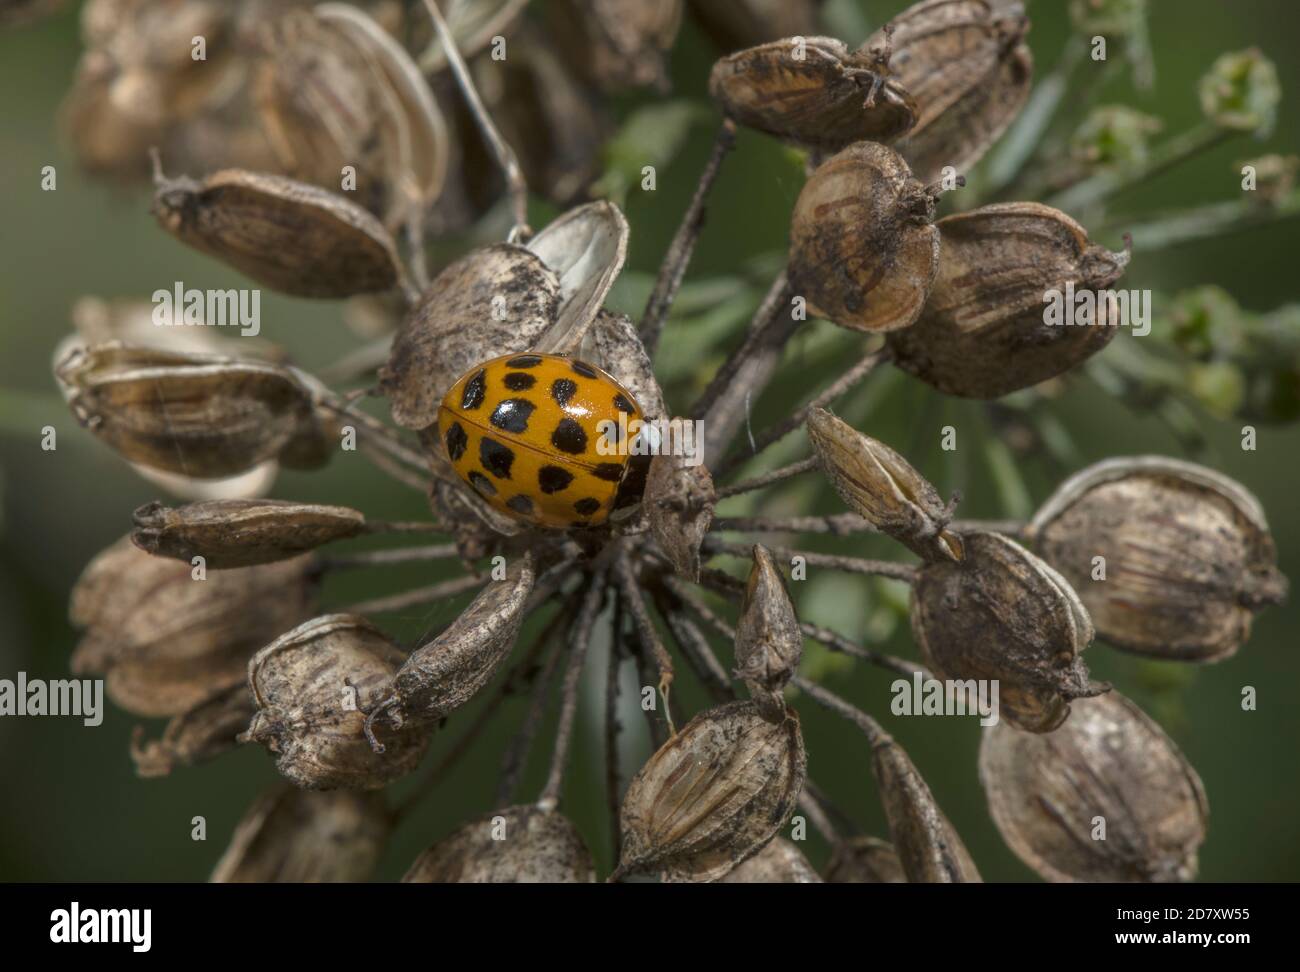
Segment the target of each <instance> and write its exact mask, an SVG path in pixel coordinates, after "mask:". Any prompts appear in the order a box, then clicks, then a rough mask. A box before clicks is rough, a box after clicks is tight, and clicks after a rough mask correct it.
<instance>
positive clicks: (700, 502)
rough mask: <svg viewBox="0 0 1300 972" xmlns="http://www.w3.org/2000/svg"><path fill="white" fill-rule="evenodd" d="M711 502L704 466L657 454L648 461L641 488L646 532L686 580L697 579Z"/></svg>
mask: <svg viewBox="0 0 1300 972" xmlns="http://www.w3.org/2000/svg"><path fill="white" fill-rule="evenodd" d="M715 502H716V494H715V492H714V489H713V477H712V476H710V475H709V470H708V469H707V468H706V467H705V466H704V465H702V464H696V465H691V464H690V463H689V462H688V461H687V459H686V457H684V456H679V455H663V454H661V455H657V456H655V457H654V458H653V459H652V460H651V461H650V472H649V475H648V476H647V478H646V486H645V505H646V508H647V510H648V515H649V518H650V531H651V533H653V534H654V538H655V540H656V541H658V543H659V546H660V547H661V548H663V551H664V553H665V554H667V555H668V559H669V560H671V561H672V563H673V567H675V568H676V570H677V573H679V574H681V575H682V576H683V577H685V578H687V579H688V580H698V579H699V576H700V544H701V543H703V542H704V536H705V534H706V533H708V531H709V524H710V523H711V522H712V521H713V507H714V504H715Z"/></svg>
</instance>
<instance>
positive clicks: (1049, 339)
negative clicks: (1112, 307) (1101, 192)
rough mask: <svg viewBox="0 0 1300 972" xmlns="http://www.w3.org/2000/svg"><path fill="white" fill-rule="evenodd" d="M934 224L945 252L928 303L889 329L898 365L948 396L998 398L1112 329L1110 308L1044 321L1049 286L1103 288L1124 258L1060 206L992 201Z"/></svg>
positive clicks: (1088, 351)
mask: <svg viewBox="0 0 1300 972" xmlns="http://www.w3.org/2000/svg"><path fill="white" fill-rule="evenodd" d="M937 225H938V229H939V232H940V233H941V234H942V238H943V259H942V260H941V261H940V264H939V274H938V277H937V278H936V280H935V282H934V289H933V290H932V291H931V293H930V299H929V302H928V303H927V304H926V305H925V310H924V312H923V313H922V314H921V316H920V318H919V319H918V320H917V322H916V324H915V326H913V327H911V328H909V329H908V330H907V331H902V332H899V333H897V334H891V335H890V336H889V346H890V348H891V350H892V351H893V353H894V361H895V363H896V364H897V365H898V366H899V367H900V368H902V369H903V370H905V371H908V372H910V373H912V374H913V375H916V377H918V378H920V379H921V380H922V381H924V382H927V383H928V384H930V385H933V386H934V387H935V388H937V389H939V390H940V391H942V392H944V393H945V394H948V395H961V396H965V397H968V398H998V397H1000V396H1002V395H1006V394H1009V393H1011V392H1013V391H1018V390H1019V389H1021V388H1028V387H1029V386H1031V385H1035V384H1038V383H1039V382H1041V381H1046V380H1047V379H1048V378H1054V377H1056V376H1057V375H1060V374H1064V373H1065V372H1067V371H1069V370H1070V369H1071V368H1073V367H1075V366H1076V365H1078V364H1080V363H1082V362H1083V361H1084V360H1085V359H1087V358H1088V357H1090V356H1092V355H1094V354H1096V353H1097V352H1098V351H1100V350H1101V349H1102V348H1104V347H1105V346H1106V345H1107V344H1108V343H1109V342H1110V340H1111V339H1112V338H1113V337H1114V336H1115V332H1116V331H1117V330H1118V329H1119V327H1118V324H1117V322H1115V321H1114V319H1113V316H1112V315H1110V313H1109V311H1106V312H1105V315H1104V316H1105V318H1106V322H1105V323H1104V324H1102V323H1094V324H1093V325H1092V326H1081V325H1077V324H1075V323H1074V322H1073V321H1071V320H1067V321H1065V322H1063V323H1062V324H1060V325H1053V324H1047V323H1046V322H1045V320H1044V313H1045V310H1046V307H1047V305H1046V303H1045V301H1044V294H1045V293H1046V292H1047V291H1049V290H1055V291H1059V292H1061V293H1062V294H1064V292H1065V290H1066V286H1067V285H1073V287H1074V288H1075V290H1076V291H1084V290H1094V291H1095V290H1105V289H1108V288H1109V287H1110V286H1111V284H1113V283H1114V282H1115V281H1116V280H1118V279H1119V278H1120V276H1122V274H1123V272H1124V268H1125V267H1126V266H1127V265H1128V254H1127V253H1111V252H1110V251H1108V250H1106V249H1105V248H1104V247H1100V246H1096V245H1094V244H1092V243H1090V242H1089V241H1088V232H1087V230H1085V229H1084V228H1083V227H1082V226H1080V225H1079V224H1078V223H1076V222H1075V221H1074V220H1073V219H1071V218H1070V217H1069V216H1067V215H1066V214H1065V213H1063V212H1061V211H1060V210H1057V209H1052V208H1051V207H1050V206H1043V205H1041V204H1039V203H1031V202H1019V203H994V204H992V205H989V206H982V207H980V208H979V209H975V210H971V211H970V212H967V213H957V214H955V215H953V216H947V217H945V218H944V219H941V220H940V221H939V223H938V224H937ZM1072 312H1073V308H1070V307H1067V308H1066V313H1067V314H1070V313H1072ZM1098 316H1099V317H1101V316H1103V315H1102V313H1101V311H1100V309H1099V314H1098Z"/></svg>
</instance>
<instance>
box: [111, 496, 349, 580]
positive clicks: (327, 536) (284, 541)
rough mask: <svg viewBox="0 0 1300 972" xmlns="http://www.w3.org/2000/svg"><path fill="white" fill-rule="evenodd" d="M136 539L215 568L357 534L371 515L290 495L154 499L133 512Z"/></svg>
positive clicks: (160, 552)
mask: <svg viewBox="0 0 1300 972" xmlns="http://www.w3.org/2000/svg"><path fill="white" fill-rule="evenodd" d="M132 518H133V519H134V521H135V530H134V531H133V532H132V534H131V540H132V542H134V543H135V545H136V546H137V547H139V548H140V549H141V550H144V551H146V552H148V553H151V554H154V555H155V556H162V557H172V558H174V559H176V560H184V561H186V562H187V563H188V562H190V560H191V559H192V558H194V557H196V556H197V557H203V558H204V560H206V561H207V565H208V567H210V568H229V567H249V566H252V565H253V564H267V563H272V562H274V561H277V560H287V559H288V558H290V557H294V556H296V555H298V554H301V553H305V552H307V551H308V550H314V549H315V548H316V547H319V546H321V545H322V544H326V543H330V542H332V541H335V540H345V539H347V538H349V537H355V536H356V535H357V534H359V533H361V532H362V530H364V529H365V525H366V518H365V516H364V515H363V514H362V513H361V512H359V511H358V510H353V509H349V508H348V507H346V506H324V505H318V504H314V503H291V502H287V501H285V500H244V499H232V500H211V501H209V502H206V503H191V504H189V505H188V506H181V507H177V508H175V509H169V508H168V507H165V506H163V504H162V503H160V502H158V501H156V500H155V501H154V502H152V503H147V504H146V505H144V506H142V507H140V508H139V509H137V510H136V511H135V513H133V514H132Z"/></svg>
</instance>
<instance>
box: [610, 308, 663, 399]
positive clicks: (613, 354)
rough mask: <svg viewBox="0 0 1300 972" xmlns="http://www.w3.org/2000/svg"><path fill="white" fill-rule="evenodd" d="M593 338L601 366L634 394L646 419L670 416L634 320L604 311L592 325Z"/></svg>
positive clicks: (623, 315)
mask: <svg viewBox="0 0 1300 972" xmlns="http://www.w3.org/2000/svg"><path fill="white" fill-rule="evenodd" d="M591 335H592V337H594V338H595V343H596V359H597V363H598V364H599V365H600V366H601V367H602V368H604V369H605V370H606V371H608V372H609V373H610V374H611V375H613V376H614V380H615V381H617V382H618V383H619V384H620V385H622V386H623V387H624V388H626V389H627V390H628V391H629V392H631V393H632V398H633V399H634V400H635V401H636V403H637V404H638V405H640V406H641V411H642V413H643V414H644V415H645V417H646V418H647V419H657V418H662V417H663V416H665V415H667V414H668V407H667V406H666V405H665V404H664V393H663V389H661V388H660V387H659V382H658V380H657V379H656V378H655V370H654V363H653V362H652V361H651V360H650V354H649V352H647V351H646V348H645V344H644V343H642V341H641V335H640V334H639V333H637V329H636V325H635V324H633V323H632V319H631V318H630V317H628V316H627V315H626V314H613V313H611V312H609V311H607V310H602V311H600V313H598V314H597V315H596V320H595V321H594V322H593V323H592V326H591Z"/></svg>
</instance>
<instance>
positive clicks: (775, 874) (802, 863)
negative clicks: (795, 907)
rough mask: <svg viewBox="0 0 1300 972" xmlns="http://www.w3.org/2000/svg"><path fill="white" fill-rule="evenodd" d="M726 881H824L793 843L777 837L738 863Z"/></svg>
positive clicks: (732, 882)
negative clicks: (747, 858)
mask: <svg viewBox="0 0 1300 972" xmlns="http://www.w3.org/2000/svg"><path fill="white" fill-rule="evenodd" d="M720 883H722V884H821V883H822V879H821V875H820V874H818V873H817V871H816V870H815V869H814V868H813V866H812V865H811V864H809V863H808V858H806V857H804V856H803V851H801V850H799V848H798V847H796V846H795V845H794V844H793V843H792V842H790V841H788V840H786V839H785V838H784V837H774V838H772V839H771V840H770V841H768V843H767V846H765V847H764V848H763V849H762V850H761V851H759V852H758V853H757V854H755V855H754V856H753V857H751V858H750V859H749V860H747V861H742V862H741V863H740V864H738V865H736V867H735V868H733V869H732V870H731V872H730V873H728V874H727V875H726V876H725V877H724V878H722V879H721V882H720Z"/></svg>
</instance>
